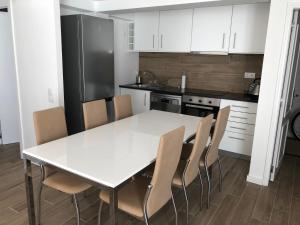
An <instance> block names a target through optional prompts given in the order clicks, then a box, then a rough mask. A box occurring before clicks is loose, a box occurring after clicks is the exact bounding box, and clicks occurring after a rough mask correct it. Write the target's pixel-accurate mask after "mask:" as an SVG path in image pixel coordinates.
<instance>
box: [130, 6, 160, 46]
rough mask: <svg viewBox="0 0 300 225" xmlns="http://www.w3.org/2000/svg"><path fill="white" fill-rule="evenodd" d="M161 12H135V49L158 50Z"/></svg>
mask: <svg viewBox="0 0 300 225" xmlns="http://www.w3.org/2000/svg"><path fill="white" fill-rule="evenodd" d="M158 24H159V12H157V11H155V12H142V13H135V17H134V39H135V40H134V49H135V50H136V51H156V50H157V49H158Z"/></svg>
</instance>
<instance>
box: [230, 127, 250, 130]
mask: <svg viewBox="0 0 300 225" xmlns="http://www.w3.org/2000/svg"><path fill="white" fill-rule="evenodd" d="M229 127H230V128H233V129H238V130H247V129H246V128H241V127H233V126H229Z"/></svg>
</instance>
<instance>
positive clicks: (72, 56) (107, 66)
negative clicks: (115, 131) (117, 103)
mask: <svg viewBox="0 0 300 225" xmlns="http://www.w3.org/2000/svg"><path fill="white" fill-rule="evenodd" d="M61 33H62V55H63V78H64V100H65V113H66V120H67V126H68V132H69V134H74V133H78V132H81V131H83V130H84V119H83V110H82V103H84V102H89V101H94V100H99V99H106V101H107V108H108V114H109V117H110V118H111V119H112V117H113V115H112V111H113V110H112V101H111V100H112V97H113V96H114V24H113V21H112V20H108V19H102V18H98V17H93V16H87V15H70V16H62V17H61Z"/></svg>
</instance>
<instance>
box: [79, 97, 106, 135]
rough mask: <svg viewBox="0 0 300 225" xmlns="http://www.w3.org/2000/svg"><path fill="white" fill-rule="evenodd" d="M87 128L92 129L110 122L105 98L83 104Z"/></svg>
mask: <svg viewBox="0 0 300 225" xmlns="http://www.w3.org/2000/svg"><path fill="white" fill-rule="evenodd" d="M82 108H83V118H84V126H85V129H86V130H88V129H92V128H94V127H98V126H101V125H104V124H106V123H107V122H108V119H107V110H106V102H105V100H104V99H103V100H97V101H92V102H86V103H83V104H82Z"/></svg>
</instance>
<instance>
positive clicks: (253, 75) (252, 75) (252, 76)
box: [244, 72, 255, 79]
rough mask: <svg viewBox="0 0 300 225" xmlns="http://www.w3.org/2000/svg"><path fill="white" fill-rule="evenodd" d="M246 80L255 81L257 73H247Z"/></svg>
mask: <svg viewBox="0 0 300 225" xmlns="http://www.w3.org/2000/svg"><path fill="white" fill-rule="evenodd" d="M244 78H246V79H255V73H250V72H245V75H244Z"/></svg>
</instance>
